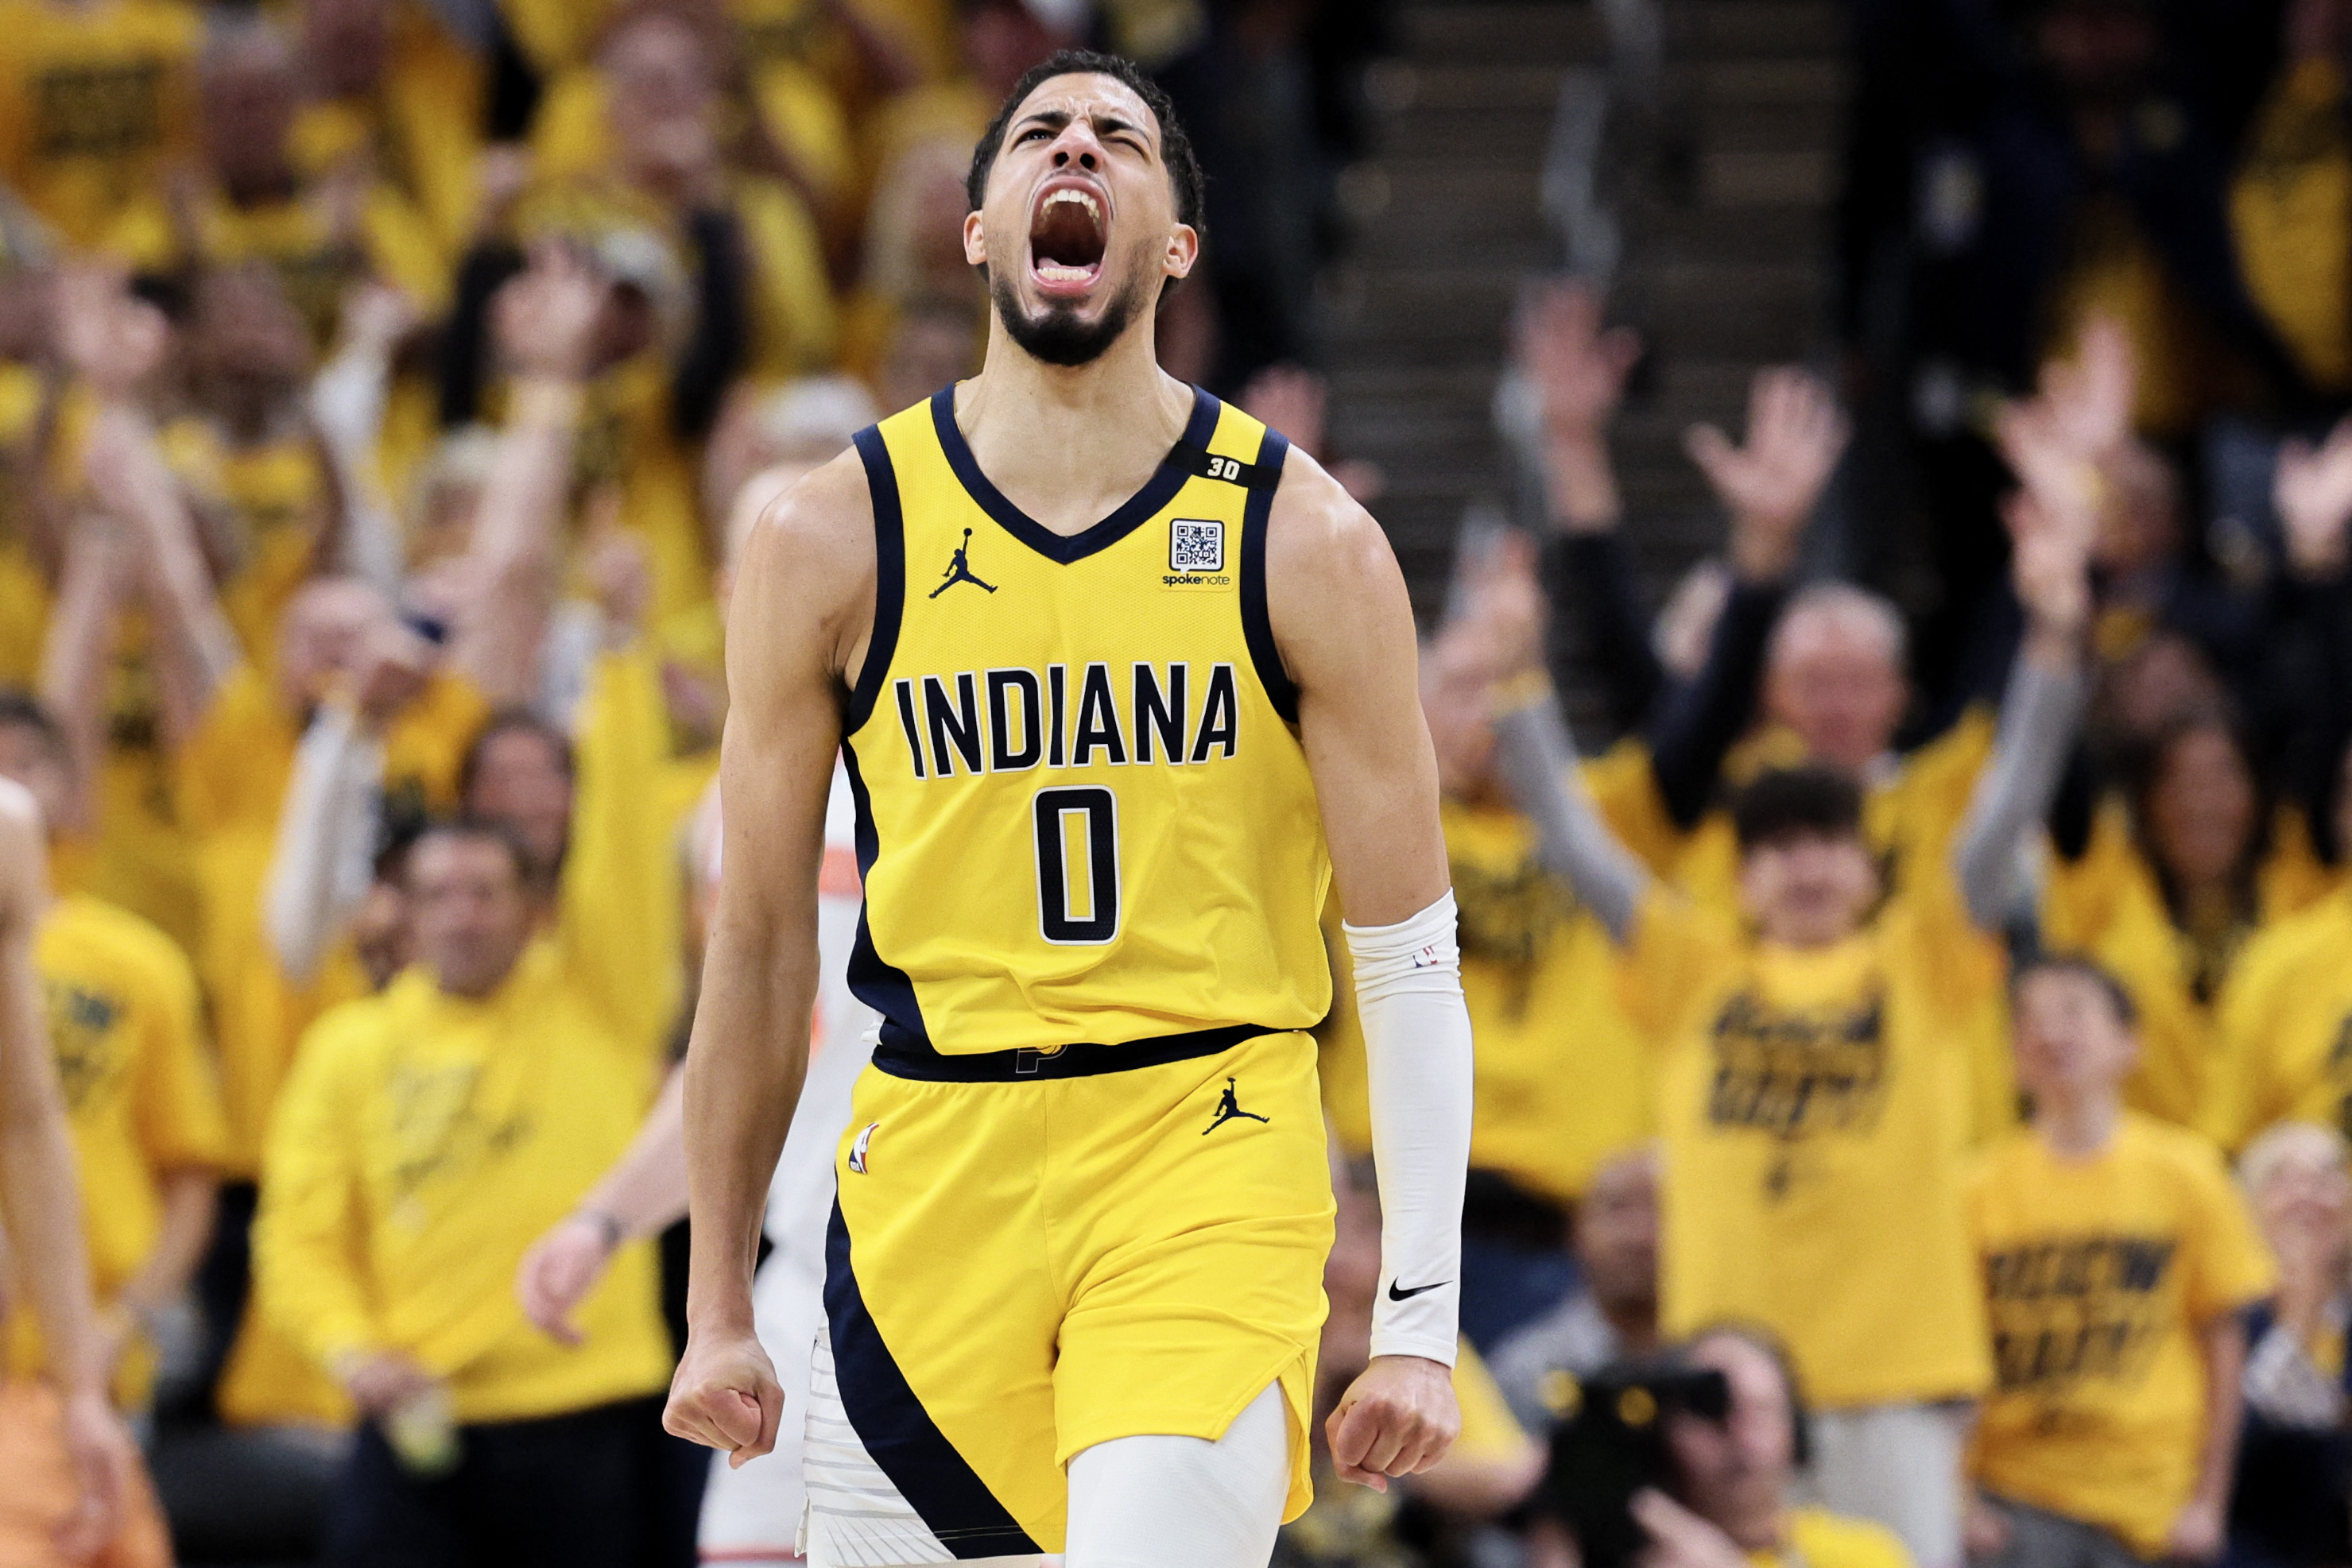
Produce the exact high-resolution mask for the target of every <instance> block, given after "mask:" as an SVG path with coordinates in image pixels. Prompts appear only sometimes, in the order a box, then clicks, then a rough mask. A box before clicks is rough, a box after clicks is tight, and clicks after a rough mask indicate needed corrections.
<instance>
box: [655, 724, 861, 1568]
mask: <svg viewBox="0 0 2352 1568" xmlns="http://www.w3.org/2000/svg"><path fill="white" fill-rule="evenodd" d="M718 828H719V786H718V784H717V783H716V781H714V782H713V783H712V785H711V787H710V792H709V794H708V795H707V796H706V797H705V798H704V802H703V807H702V809H701V810H698V812H697V813H696V821H695V829H694V831H695V834H696V841H697V844H698V849H699V851H700V852H699V853H698V857H697V859H698V865H699V867H700V869H702V870H703V872H704V878H703V880H704V884H705V887H706V889H707V891H708V892H709V893H715V892H716V890H717V888H718V885H719V831H718ZM855 828H856V811H855V809H854V808H853V806H852V804H851V800H850V793H849V774H848V770H847V769H846V768H843V767H842V766H841V765H840V764H839V763H835V765H834V770H833V790H832V793H831V795H830V796H829V797H828V798H827V800H826V801H825V808H824V870H823V872H822V873H820V874H819V876H818V879H817V902H816V950H817V965H818V982H817V1003H816V1013H815V1017H814V1019H813V1020H812V1021H811V1027H810V1030H809V1051H810V1060H809V1072H808V1080H807V1082H805V1083H804V1084H803V1086H802V1088H801V1103H800V1108H799V1109H798V1110H797V1111H795V1112H794V1113H793V1124H792V1128H791V1130H790V1131H789V1132H788V1133H787V1134H785V1136H784V1149H783V1154H782V1157H780V1158H779V1159H778V1160H777V1162H776V1174H775V1177H774V1179H773V1180H772V1181H771V1182H770V1183H769V1184H768V1211H767V1215H766V1217H765V1219H764V1222H763V1228H764V1229H765V1230H766V1232H767V1236H768V1240H769V1242H770V1243H771V1244H772V1248H773V1250H772V1251H771V1252H770V1253H769V1254H768V1260H767V1261H766V1262H765V1263H763V1264H761V1266H760V1275H759V1278H758V1279H757V1280H756V1281H754V1282H753V1284H752V1287H751V1312H752V1321H753V1322H754V1324H755V1325H756V1326H757V1328H758V1330H759V1334H760V1343H761V1344H762V1345H763V1346H765V1347H766V1349H767V1352H768V1355H769V1358H770V1359H771V1360H772V1361H773V1362H774V1363H775V1364H776V1380H777V1382H778V1383H779V1384H781V1385H782V1387H783V1391H784V1418H783V1420H782V1423H781V1424H780V1425H779V1426H778V1427H777V1431H776V1447H775V1450H774V1451H773V1452H772V1453H770V1454H767V1455H765V1456H763V1457H761V1458H757V1459H753V1460H752V1461H751V1462H750V1463H749V1464H747V1465H745V1466H744V1467H743V1468H742V1469H729V1468H728V1465H727V1459H726V1456H725V1455H723V1454H721V1455H716V1456H714V1457H713V1458H714V1461H715V1462H714V1463H713V1464H712V1466H711V1470H710V1484H709V1488H708V1489H707V1490H705V1491H704V1493H703V1498H702V1530H701V1537H700V1546H701V1552H702V1560H703V1561H704V1562H705V1563H722V1562H723V1563H755V1564H756V1563H794V1562H797V1561H799V1559H798V1557H797V1555H796V1552H795V1544H796V1541H797V1538H798V1536H799V1533H800V1523H801V1507H802V1502H803V1490H802V1485H801V1443H802V1422H801V1416H802V1415H803V1413H804V1412H805V1411H806V1410H807V1408H808V1393H809V1356H810V1353H811V1351H812V1350H813V1349H814V1345H815V1343H816V1336H817V1335H818V1334H819V1333H822V1332H823V1331H824V1228H825V1222H826V1220H827V1218H829V1217H830V1216H831V1215H832V1212H833V1152H834V1148H835V1145H837V1144H838V1143H839V1142H840V1141H841V1131H842V1128H843V1127H844V1126H845V1125H847V1124H848V1122H849V1093H850V1089H851V1087H852V1086H853V1085H854V1084H855V1083H856V1082H857V1075H858V1073H860V1072H861V1071H865V1067H866V1059H867V1058H868V1057H870V1056H871V1055H872V1054H873V1052H874V1037H873V1033H872V1030H874V1028H875V1026H876V1025H877V1024H878V1023H879V1022H880V1019H878V1017H877V1015H876V1014H875V1013H874V1011H873V1009H870V1008H868V1007H866V1005H865V1004H864V1003H863V1002H860V1001H859V1000H858V999H857V998H856V997H854V996H852V995H850V991H849V949H850V946H851V944H852V943H853V942H855V941H856V936H857V915H858V910H859V907H860V905H861V903H862V901H863V895H862V894H861V892H860V890H859V887H858V879H857V851H856V837H855Z"/></svg>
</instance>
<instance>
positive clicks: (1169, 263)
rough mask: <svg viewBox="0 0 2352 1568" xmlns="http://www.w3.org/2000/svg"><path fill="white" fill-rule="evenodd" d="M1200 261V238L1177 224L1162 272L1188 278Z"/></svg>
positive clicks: (1169, 237)
mask: <svg viewBox="0 0 2352 1568" xmlns="http://www.w3.org/2000/svg"><path fill="white" fill-rule="evenodd" d="M966 248H967V249H969V248H970V247H969V246H967V247H966ZM1200 259H1201V236H1200V235H1198V234H1197V233H1195V232H1194V231H1193V228H1192V225H1190V224H1178V225H1176V226H1175V227H1174V228H1172V229H1171V230H1169V231H1168V253H1167V255H1166V256H1164V257H1162V258H1161V261H1160V270H1161V271H1162V272H1164V273H1166V274H1167V275H1168V276H1169V277H1191V276H1192V265H1193V263H1195V262H1197V261H1199V260H1200Z"/></svg>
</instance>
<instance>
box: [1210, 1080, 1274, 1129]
mask: <svg viewBox="0 0 2352 1568" xmlns="http://www.w3.org/2000/svg"><path fill="white" fill-rule="evenodd" d="M1244 1118H1246V1119H1248V1120H1249V1121H1252V1122H1265V1121H1270V1120H1272V1118H1270V1117H1266V1116H1261V1115H1259V1114H1258V1113H1256V1112H1255V1111H1244V1110H1243V1109H1242V1103H1241V1099H1240V1097H1239V1096H1238V1095H1237V1094H1236V1093H1235V1092H1234V1081H1233V1080H1232V1079H1230V1078H1228V1079H1226V1080H1225V1097H1224V1098H1223V1099H1222V1100H1220V1101H1218V1102H1217V1119H1216V1120H1215V1121H1213V1122H1212V1123H1210V1124H1208V1125H1207V1126H1205V1127H1203V1128H1202V1129H1201V1136H1202V1137H1204V1138H1205V1137H1207V1136H1208V1135H1209V1134H1212V1133H1213V1132H1215V1131H1216V1130H1217V1129H1218V1128H1220V1127H1222V1126H1223V1125H1224V1124H1226V1123H1228V1122H1238V1121H1241V1120H1243V1119H1244Z"/></svg>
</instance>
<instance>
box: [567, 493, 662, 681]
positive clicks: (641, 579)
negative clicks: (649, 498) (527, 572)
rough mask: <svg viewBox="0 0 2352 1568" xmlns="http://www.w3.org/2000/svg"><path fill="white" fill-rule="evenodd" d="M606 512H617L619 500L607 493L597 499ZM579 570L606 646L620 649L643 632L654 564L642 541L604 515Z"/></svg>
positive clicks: (651, 589) (649, 603) (638, 536)
mask: <svg viewBox="0 0 2352 1568" xmlns="http://www.w3.org/2000/svg"><path fill="white" fill-rule="evenodd" d="M599 499H600V501H601V502H602V503H603V508H602V509H604V510H606V511H607V512H608V513H617V512H618V510H619V506H618V501H619V497H617V496H616V495H614V494H612V493H611V492H610V491H609V490H608V491H607V493H606V495H605V496H604V497H600V498H599ZM581 566H582V570H583V573H584V574H585V575H586V578H587V580H588V588H589V591H590V592H591V593H592V594H593V595H594V597H595V601H596V610H597V613H598V615H599V616H600V617H601V618H602V620H603V622H604V640H605V642H606V643H607V644H608V645H611V646H620V645H622V644H625V643H629V642H631V641H632V640H634V639H635V637H636V636H637V634H638V633H639V632H643V631H644V630H645V625H646V612H647V611H648V610H650V609H651V608H652V606H653V597H654V573H653V563H652V562H651V561H649V560H648V559H646V545H645V540H644V538H642V537H641V536H640V535H637V534H634V533H631V532H629V531H628V530H627V529H626V528H623V527H621V525H620V523H619V521H618V519H617V517H612V516H607V517H605V518H604V520H603V521H601V523H600V524H599V525H598V526H597V528H596V529H595V531H594V533H593V535H592V536H591V538H590V540H589V543H588V547H587V551H586V555H585V558H584V559H583V561H582V563H581Z"/></svg>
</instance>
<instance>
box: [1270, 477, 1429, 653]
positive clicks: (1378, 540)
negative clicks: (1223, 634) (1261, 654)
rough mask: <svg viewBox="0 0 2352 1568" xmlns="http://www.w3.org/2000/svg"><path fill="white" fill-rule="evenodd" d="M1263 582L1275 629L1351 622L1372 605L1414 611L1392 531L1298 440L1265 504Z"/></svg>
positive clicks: (1407, 613)
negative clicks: (1269, 502)
mask: <svg viewBox="0 0 2352 1568" xmlns="http://www.w3.org/2000/svg"><path fill="white" fill-rule="evenodd" d="M1265 584H1266V593H1267V601H1268V604H1269V607H1270V608H1271V610H1272V611H1273V613H1274V618H1275V622H1276V628H1275V629H1276V634H1277V636H1281V635H1283V634H1285V633H1292V632H1311V631H1314V630H1316V629H1318V627H1320V626H1324V625H1328V626H1329V627H1330V628H1332V629H1334V630H1336V629H1339V628H1340V627H1343V626H1347V625H1349V624H1353V623H1354V622H1353V621H1352V620H1351V619H1350V617H1351V616H1360V615H1361V614H1362V613H1363V612H1364V611H1365V610H1366V609H1367V608H1368V607H1371V606H1383V607H1388V608H1393V609H1394V610H1395V611H1396V612H1398V613H1400V614H1402V615H1405V616H1407V617H1410V615H1411V613H1412V611H1411V608H1410V605H1409V603H1408V601H1407V600H1406V597H1405V589H1404V573H1403V572H1402V570H1400V569H1399V567H1398V565H1397V559H1396V552H1395V551H1394V550H1392V549H1390V548H1389V539H1388V535H1387V534H1386V533H1385V532H1383V531H1382V530H1381V525H1380V524H1379V523H1378V522H1377V521H1375V520H1374V519H1373V517H1372V515H1371V514H1370V512H1368V511H1366V510H1365V509H1364V507H1363V505H1362V503H1361V502H1360V501H1358V500H1357V499H1356V498H1355V497H1353V496H1350V495H1349V494H1348V492H1347V491H1346V490H1345V489H1344V488H1342V487H1341V486H1340V484H1339V481H1338V480H1337V479H1334V478H1333V477H1331V476H1330V474H1329V472H1328V470H1326V469H1325V468H1324V466H1323V465H1321V464H1320V463H1318V462H1316V461H1315V459H1314V458H1312V457H1310V456H1308V455H1307V454H1306V453H1304V452H1301V451H1299V450H1298V449H1297V447H1292V448H1291V449H1290V452H1289V454H1288V455H1286V457H1285V459H1284V461H1283V465H1282V478H1281V483H1280V484H1279V486H1277V487H1276V490H1275V493H1274V501H1273V504H1272V505H1271V506H1270V507H1268V508H1267V514H1266V528H1265Z"/></svg>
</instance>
